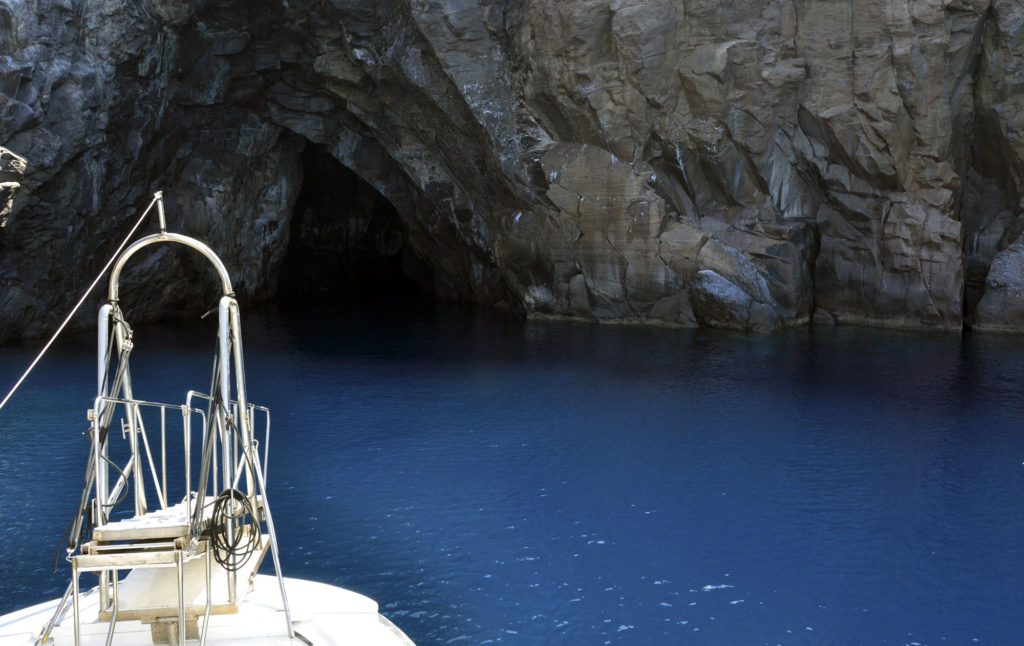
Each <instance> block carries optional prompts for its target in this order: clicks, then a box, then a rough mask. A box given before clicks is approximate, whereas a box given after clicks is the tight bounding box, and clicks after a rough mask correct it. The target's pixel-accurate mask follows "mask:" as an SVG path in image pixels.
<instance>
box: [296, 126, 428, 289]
mask: <svg viewBox="0 0 1024 646" xmlns="http://www.w3.org/2000/svg"><path fill="white" fill-rule="evenodd" d="M302 169H303V182H302V187H301V189H300V191H299V195H298V198H297V199H296V202H295V207H294V210H293V213H292V223H291V232H290V241H289V244H288V253H287V255H286V257H285V261H284V264H283V265H282V268H281V276H280V279H279V282H278V290H277V296H278V297H277V300H278V302H279V303H281V304H282V305H285V306H288V307H304V306H309V307H324V306H326V307H331V306H338V305H346V304H352V303H365V304H377V305H386V304H402V303H416V302H421V301H425V300H431V299H432V294H431V285H432V284H433V277H432V272H431V270H430V268H429V267H427V266H426V265H425V264H424V263H422V262H421V261H420V260H419V259H418V258H417V257H416V255H415V254H414V253H413V251H412V249H411V248H410V246H409V244H408V235H407V231H406V229H405V226H404V225H403V223H402V220H401V217H400V216H399V213H398V211H397V210H396V209H395V207H394V205H392V203H391V202H390V201H388V199H387V198H385V197H384V196H383V195H381V194H380V193H379V192H378V191H377V190H376V189H375V188H374V187H373V186H371V185H370V184H369V183H367V182H366V181H364V180H363V179H362V178H361V177H359V176H358V175H357V174H356V173H355V172H353V171H352V170H351V169H349V168H347V167H345V166H344V165H343V164H341V163H340V162H339V161H338V160H336V159H335V158H334V157H332V156H331V155H330V153H328V152H327V150H326V149H325V148H324V147H323V146H321V145H318V144H312V143H307V144H306V147H305V149H304V150H303V153H302Z"/></svg>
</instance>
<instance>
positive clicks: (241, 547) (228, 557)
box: [210, 489, 261, 571]
mask: <svg viewBox="0 0 1024 646" xmlns="http://www.w3.org/2000/svg"><path fill="white" fill-rule="evenodd" d="M230 523H233V524H234V536H229V535H228V525H229V524H230ZM210 542H211V543H212V545H211V547H212V549H213V558H214V560H216V561H217V563H219V564H220V565H221V566H222V567H223V568H224V569H225V570H228V571H235V570H239V569H241V567H242V566H243V565H245V564H246V563H247V562H248V561H249V559H250V558H251V557H252V555H253V554H255V553H256V550H258V549H259V548H260V542H261V539H260V527H259V523H258V522H257V519H256V512H255V510H254V509H253V508H252V503H251V502H250V501H249V499H248V498H246V496H245V494H244V493H242V492H241V491H239V490H238V489H225V490H224V491H223V492H222V493H221V494H220V495H219V496H217V499H216V500H214V502H213V515H212V518H211V519H210Z"/></svg>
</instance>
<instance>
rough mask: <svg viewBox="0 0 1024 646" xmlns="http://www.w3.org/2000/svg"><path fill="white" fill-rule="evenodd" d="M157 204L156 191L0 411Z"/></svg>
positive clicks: (0, 403) (160, 197)
mask: <svg viewBox="0 0 1024 646" xmlns="http://www.w3.org/2000/svg"><path fill="white" fill-rule="evenodd" d="M158 202H159V203H160V204H161V205H162V204H163V191H157V192H156V193H154V194H153V200H152V201H151V202H150V203H149V206H147V207H146V210H145V211H143V212H142V215H141V216H140V217H139V221H138V222H136V223H135V226H133V227H132V230H131V231H129V232H128V235H127V236H125V239H124V240H123V241H122V242H121V246H119V247H118V248H117V250H116V251H115V252H114V254H113V255H112V256H110V260H108V261H107V264H106V265H104V266H103V269H101V270H100V273H99V274H97V276H96V279H95V280H93V281H92V284H91V285H89V288H88V289H87V290H85V293H84V294H82V298H80V299H78V302H77V303H75V306H74V308H72V309H71V313H70V314H68V315H67V317H66V318H65V319H64V322H63V323H61V324H60V327H58V328H57V331H56V332H54V333H53V336H51V337H50V340H49V341H47V342H46V345H45V346H43V349H42V350H40V351H39V354H38V355H36V358H35V359H34V360H33V361H32V363H31V364H29V367H28V369H27V370H25V373H24V374H22V375H21V378H20V379H18V382H17V383H16V384H14V387H13V388H11V392H9V393H7V396H6V397H4V400H3V401H0V409H2V408H3V407H4V405H5V404H6V403H7V400H9V399H10V398H11V397H12V396H13V395H14V393H15V391H17V390H18V388H20V387H21V384H22V382H23V381H25V379H26V378H28V375H29V373H30V372H32V369H33V368H35V367H36V364H37V363H39V361H40V360H41V359H42V358H43V355H44V354H46V351H47V350H49V349H50V346H51V345H53V342H54V341H56V340H57V337H58V336H60V333H61V332H63V331H64V328H65V327H67V324H68V323H70V322H71V319H72V318H73V317H74V316H75V314H76V313H77V312H78V308H80V307H82V303H84V302H85V299H87V298H89V294H91V293H92V290H93V289H95V288H96V284H97V283H99V282H100V279H102V278H103V274H105V273H107V270H108V269H110V266H111V265H112V264H114V261H115V260H117V257H118V255H120V253H121V250H122V249H124V247H125V245H127V244H128V241H129V240H131V238H132V236H133V235H135V231H136V230H137V229H138V228H139V227H140V226H142V222H143V221H144V220H145V219H146V216H147V215H149V212H150V210H151V209H152V208H153V205H154V204H156V203H158Z"/></svg>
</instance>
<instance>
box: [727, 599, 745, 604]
mask: <svg viewBox="0 0 1024 646" xmlns="http://www.w3.org/2000/svg"><path fill="white" fill-rule="evenodd" d="M744 601H745V600H744V599H736V600H735V601H730V602H729V605H730V606H735V605H736V604H740V603H743V602H744Z"/></svg>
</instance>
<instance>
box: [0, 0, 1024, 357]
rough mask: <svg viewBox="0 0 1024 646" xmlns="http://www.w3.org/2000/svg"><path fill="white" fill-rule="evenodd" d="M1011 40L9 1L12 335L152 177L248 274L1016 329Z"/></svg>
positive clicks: (157, 258) (967, 31)
mask: <svg viewBox="0 0 1024 646" xmlns="http://www.w3.org/2000/svg"><path fill="white" fill-rule="evenodd" d="M1022 55H1024V8H1022V7H1021V5H1020V4H1018V3H1016V2H1011V1H1010V0H952V1H950V0H929V1H927V2H916V1H915V2H907V1H902V2H901V1H896V2H881V1H880V0H863V1H861V0H817V1H815V2H802V1H799V0H796V1H794V0H785V1H782V0H773V1H769V2H765V3H751V2H731V1H730V2H724V3H723V2H718V1H717V0H716V1H714V2H712V1H710V0H642V1H641V0H515V1H513V0H481V1H480V2H472V3H469V2H442V1H440V0H384V1H381V2H365V1H356V0H329V1H327V0H320V1H314V0H287V1H282V0H274V1H271V0H162V1H157V0H94V1H89V2H86V1H85V0H38V1H37V2H21V1H19V0H0V146H3V147H4V148H5V149H6V150H5V151H4V152H3V153H2V154H0V224H2V226H3V228H0V339H3V340H10V339H13V338H17V337H19V336H31V335H40V334H45V333H47V332H49V331H50V330H52V329H53V327H54V326H55V324H56V322H57V321H59V319H60V318H61V317H62V316H63V314H64V313H65V312H66V311H67V308H68V306H69V304H70V303H71V302H73V300H74V298H75V297H76V296H77V294H79V293H80V292H81V290H82V289H83V288H84V287H85V285H87V284H88V282H89V281H90V280H91V278H92V277H93V276H94V274H95V272H96V271H97V270H98V268H99V267H101V266H102V265H103V263H104V261H105V260H106V258H107V257H108V255H109V254H110V252H111V251H112V250H113V248H114V247H115V246H116V245H117V243H118V242H119V240H120V238H121V237H122V236H123V235H124V234H125V233H126V231H127V230H128V228H130V226H131V224H132V223H133V221H134V220H135V217H136V216H137V214H138V213H139V212H140V210H141V209H142V208H144V207H145V205H146V204H147V203H148V202H149V199H150V197H151V195H152V194H153V192H154V191H156V190H163V191H164V194H165V199H166V202H167V212H168V219H169V225H170V228H171V229H173V230H177V231H181V232H183V233H187V234H191V235H195V236H198V237H200V238H202V239H204V240H205V241H207V242H208V243H209V244H210V245H211V246H212V247H213V248H214V249H216V250H217V251H218V253H220V254H221V255H222V257H223V258H224V259H225V261H226V263H227V264H228V268H229V270H230V271H231V272H232V274H233V276H234V277H235V281H236V290H237V292H238V293H239V296H240V297H241V298H242V299H243V301H244V302H247V303H256V302H263V301H268V300H273V299H284V300H289V299H291V300H292V301H295V300H298V299H302V298H315V299H321V300H332V299H339V298H351V297H356V296H363V297H365V296H368V295H369V296H372V295H374V294H375V293H376V292H382V291H386V292H388V293H399V294H415V293H429V294H430V295H431V296H432V297H433V298H439V299H452V300H460V301H467V302H472V303H476V304H479V305H481V306H487V307H502V308H508V309H513V310H519V311H523V312H526V313H531V314H538V315H552V316H569V317H577V318H583V319H597V320H629V321H647V322H664V323H671V324H681V325H712V326H720V327H732V328H739V329H752V330H770V329H774V328H777V327H780V326H788V325H803V324H809V323H811V322H814V323H816V324H821V323H826V322H827V323H840V324H842V323H861V324H873V325H886V326H905V327H927V328H936V329H960V328H962V327H963V326H965V325H967V326H970V327H972V328H974V329H982V330H1010V331H1024V276H1022V275H1021V271H1018V270H1020V269H1022V268H1024V240H1021V239H1020V236H1021V233H1022V231H1024V219H1022V217H1021V215H1022V205H1021V173H1022V170H1024V111H1022V110H1021V108H1022V106H1024V92H1022V91H1021V90H1022V88H1021V87H1020V86H1021V84H1022V83H1024V80H1022V77H1021V75H1020V74H1018V73H1016V70H1020V69H1024V67H1022V61H1021V56H1022ZM153 226H155V224H154V225H153ZM203 271H204V270H203V269H202V265H201V263H199V262H198V261H197V260H196V259H193V258H190V257H189V255H188V254H187V253H181V254H178V253H177V252H174V251H165V252H161V253H159V254H156V255H154V256H150V257H147V258H145V259H143V260H140V261H139V262H138V263H137V264H136V265H133V267H132V269H131V271H130V272H129V275H128V276H127V277H126V279H127V280H139V279H142V278H144V277H146V276H150V275H152V274H154V273H155V272H164V273H168V274H170V275H172V276H175V277H176V282H175V284H174V285H173V286H172V287H171V288H169V289H167V290H166V291H163V292H161V293H160V294H157V295H155V296H156V298H155V299H153V300H152V301H150V302H148V303H147V304H146V305H145V306H143V305H141V304H139V305H134V307H135V309H136V310H137V311H136V312H135V313H134V314H132V316H135V317H141V318H152V317H156V316H164V315H168V314H171V313H174V312H182V311H188V312H191V311H205V309H208V304H207V303H205V302H200V301H201V300H202V299H197V298H196V297H195V285H196V284H203V283H204V281H209V280H212V279H209V278H207V277H205V276H204V275H203V274H202V272H203ZM126 293H127V289H126Z"/></svg>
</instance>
